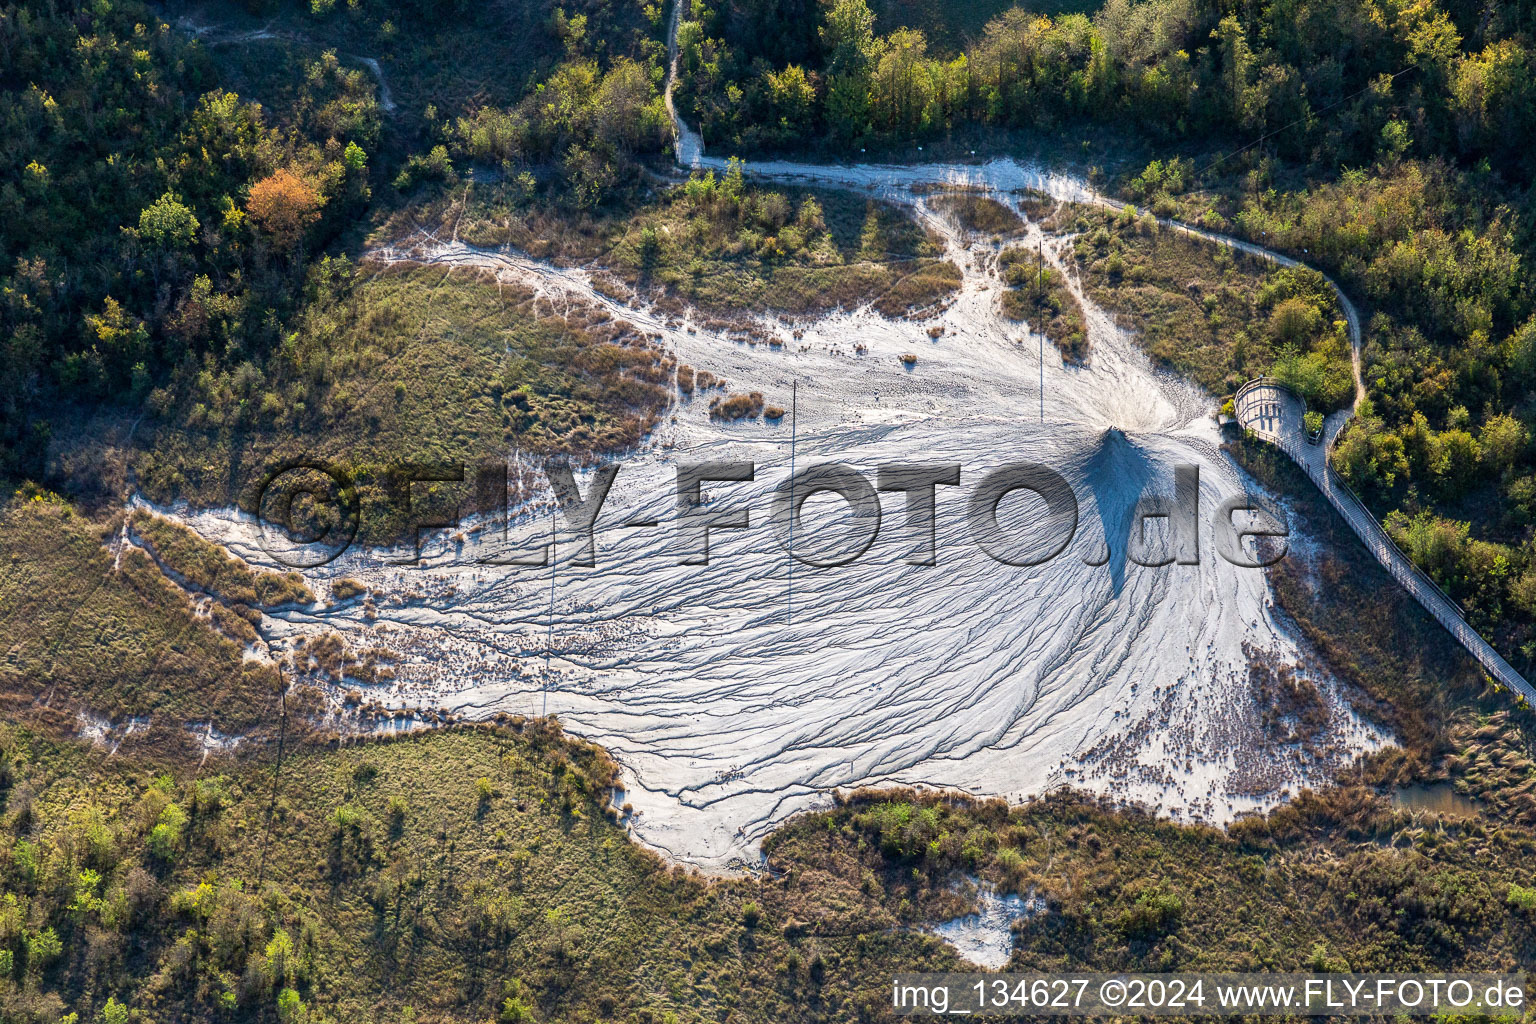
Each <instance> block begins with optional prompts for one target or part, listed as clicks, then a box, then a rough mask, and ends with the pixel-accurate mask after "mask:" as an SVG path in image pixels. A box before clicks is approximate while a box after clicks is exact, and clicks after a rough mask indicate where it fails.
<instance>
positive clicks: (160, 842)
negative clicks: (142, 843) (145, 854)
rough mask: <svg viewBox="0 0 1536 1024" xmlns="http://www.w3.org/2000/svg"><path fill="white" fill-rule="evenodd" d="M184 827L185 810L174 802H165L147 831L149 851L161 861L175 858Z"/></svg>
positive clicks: (185, 820)
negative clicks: (164, 805)
mask: <svg viewBox="0 0 1536 1024" xmlns="http://www.w3.org/2000/svg"><path fill="white" fill-rule="evenodd" d="M186 827H187V812H186V811H183V810H182V809H181V808H180V807H179V806H177V805H176V804H167V805H166V807H165V810H163V811H161V812H160V817H159V819H158V820H157V821H156V822H155V827H154V828H152V829H150V831H149V852H150V853H151V854H152V855H153V856H155V857H156V858H158V859H160V860H163V861H171V860H175V859H176V853H177V851H178V850H179V849H180V848H181V837H182V832H183V831H184V830H185V829H186Z"/></svg>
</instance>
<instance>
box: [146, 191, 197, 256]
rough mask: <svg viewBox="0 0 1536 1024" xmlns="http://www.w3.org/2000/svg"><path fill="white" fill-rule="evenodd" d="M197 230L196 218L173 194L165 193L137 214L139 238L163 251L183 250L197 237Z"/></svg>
mask: <svg viewBox="0 0 1536 1024" xmlns="http://www.w3.org/2000/svg"><path fill="white" fill-rule="evenodd" d="M197 228H198V223H197V217H195V216H194V215H193V213H192V211H191V210H189V209H187V207H186V206H185V205H183V204H182V201H181V196H179V195H177V194H176V193H175V192H167V193H166V194H165V195H163V196H161V197H160V198H159V199H156V200H155V201H154V202H153V203H151V204H150V205H149V206H147V207H145V208H144V212H143V213H140V214H139V237H140V238H142V239H144V240H145V241H147V242H150V243H151V244H153V245H157V246H160V247H161V248H163V249H185V248H186V247H187V246H189V245H191V244H192V240H193V239H194V238H196V237H197Z"/></svg>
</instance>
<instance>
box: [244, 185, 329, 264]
mask: <svg viewBox="0 0 1536 1024" xmlns="http://www.w3.org/2000/svg"><path fill="white" fill-rule="evenodd" d="M324 205H325V200H324V198H322V197H321V195H320V193H319V192H318V191H316V190H315V187H314V186H313V185H311V184H310V183H309V182H308V181H306V180H305V179H303V178H301V177H299V176H298V175H297V174H294V173H293V172H292V171H290V170H288V169H287V168H281V169H279V170H278V171H277V172H276V173H275V174H273V175H272V176H271V177H268V178H263V179H261V180H260V181H258V182H257V183H256V184H254V185H252V186H251V197H250V198H249V199H247V200H246V202H245V209H246V212H247V213H249V214H250V215H251V217H252V219H254V220H255V221H256V223H257V224H260V225H261V227H262V228H263V229H264V230H265V231H267V232H268V233H269V234H270V235H271V236H272V238H273V240H275V241H276V242H277V244H278V246H279V247H281V248H284V249H289V248H292V247H293V246H294V244H295V243H297V242H298V240H299V237H300V236H301V235H303V234H304V229H305V228H307V227H309V226H310V225H311V224H313V223H314V222H315V221H317V220H319V219H320V208H321V207H322V206H324Z"/></svg>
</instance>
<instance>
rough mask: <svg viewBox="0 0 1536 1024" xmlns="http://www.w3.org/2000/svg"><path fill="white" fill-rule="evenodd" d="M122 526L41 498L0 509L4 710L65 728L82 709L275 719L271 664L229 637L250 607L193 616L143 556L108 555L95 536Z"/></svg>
mask: <svg viewBox="0 0 1536 1024" xmlns="http://www.w3.org/2000/svg"><path fill="white" fill-rule="evenodd" d="M121 525H122V522H121V518H119V517H114V518H111V519H108V520H105V521H93V520H91V519H88V518H86V517H85V516H83V515H81V514H80V513H78V512H76V511H75V510H74V509H73V508H71V507H70V506H69V505H68V504H66V503H64V502H63V501H61V500H58V499H56V498H53V497H51V496H47V495H33V496H30V497H29V496H27V495H21V496H18V497H16V498H15V499H13V500H12V501H11V502H10V504H9V505H7V506H6V507H5V508H4V510H3V512H0V550H3V551H4V552H5V553H6V554H5V556H4V559H3V561H0V647H3V649H4V650H5V651H6V652H7V653H6V659H5V661H4V663H3V664H0V693H3V699H4V702H5V706H6V708H7V715H15V716H17V717H18V718H27V719H38V720H42V721H45V722H48V723H50V724H52V725H54V726H55V727H57V728H60V729H63V730H65V731H71V732H73V731H75V730H76V729H77V725H76V723H75V722H74V720H73V719H74V715H75V714H76V712H77V711H79V710H81V709H82V708H87V709H90V710H92V711H94V712H96V713H98V714H102V715H105V716H107V717H109V718H111V719H113V720H114V721H115V722H117V723H119V724H121V722H122V720H123V719H124V718H126V717H128V716H154V717H155V718H156V719H157V721H158V724H159V725H161V726H163V727H164V728H166V729H168V730H170V731H171V732H174V731H175V730H177V729H179V727H180V725H181V723H182V722H188V721H194V720H201V721H210V720H211V721H212V722H213V723H214V726H215V728H217V729H219V730H220V731H222V732H229V733H234V732H242V731H245V730H250V729H255V728H257V727H259V726H261V725H262V724H263V723H266V722H269V721H271V720H272V719H275V717H276V705H277V695H278V691H279V689H280V683H281V680H280V678H279V676H278V673H277V671H276V669H274V668H272V667H271V666H269V665H265V664H263V663H260V662H256V661H246V660H243V658H242V654H243V648H242V646H241V642H240V641H245V640H248V639H254V635H253V634H252V633H251V630H250V626H249V624H248V623H247V622H246V620H245V619H243V618H241V611H240V610H238V609H243V610H244V611H245V612H247V613H248V612H249V609H248V608H245V606H235V605H231V606H228V607H227V608H225V609H224V612H225V614H222V615H220V616H216V617H205V616H204V615H200V614H199V613H198V612H196V611H194V608H193V605H192V602H191V599H190V595H189V594H188V593H187V591H185V590H183V589H182V588H181V587H179V586H177V585H176V584H175V583H173V582H172V581H171V580H170V579H168V578H167V577H166V576H165V574H164V573H163V572H161V570H160V569H159V568H158V567H157V566H156V565H155V563H154V561H153V560H152V559H151V558H150V556H149V555H147V554H145V553H144V552H143V551H141V550H139V549H138V548H136V547H133V546H131V545H130V546H125V547H123V548H122V551H121V555H120V557H118V558H114V556H113V555H112V553H111V552H109V551H108V550H107V548H106V547H105V546H104V542H105V541H106V540H107V539H109V538H110V537H112V536H113V535H114V534H115V533H116V532H117V531H118V530H119V529H120V528H121ZM268 575H270V574H268ZM287 582H288V581H284V580H282V579H281V578H279V579H278V583H279V584H280V585H286V584H287ZM250 596H251V597H253V598H254V597H255V596H256V595H255V593H252V594H251V595H250ZM210 615H211V613H210Z"/></svg>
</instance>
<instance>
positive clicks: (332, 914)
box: [0, 725, 960, 1024]
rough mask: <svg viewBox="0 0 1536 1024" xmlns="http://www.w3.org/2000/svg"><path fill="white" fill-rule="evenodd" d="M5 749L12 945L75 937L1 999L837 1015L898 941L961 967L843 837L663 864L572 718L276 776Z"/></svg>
mask: <svg viewBox="0 0 1536 1024" xmlns="http://www.w3.org/2000/svg"><path fill="white" fill-rule="evenodd" d="M4 748H5V751H6V759H5V762H4V763H5V765H6V769H7V771H6V785H5V786H4V787H3V789H4V791H5V793H6V795H7V796H8V800H7V807H8V810H9V812H10V813H9V814H8V816H7V818H6V822H5V827H4V828H3V829H0V880H3V886H4V889H5V892H6V893H8V894H10V895H12V896H14V897H16V900H17V902H16V904H15V905H14V906H13V907H12V908H11V909H10V910H9V911H8V912H7V915H6V916H5V917H3V918H0V948H4V949H9V950H15V949H18V948H20V949H26V948H33V949H39V948H44V947H45V946H46V943H45V942H44V941H41V940H38V939H31V940H30V947H29V938H28V937H30V936H40V935H42V934H43V933H44V932H45V931H46V930H47V929H50V928H51V929H53V934H54V935H55V936H56V937H57V939H58V944H59V945H60V946H61V949H60V951H59V953H58V954H57V955H53V956H48V957H44V956H37V955H35V956H33V957H32V958H30V959H28V958H27V957H25V956H22V957H21V958H18V959H16V960H15V961H14V962H15V964H16V970H15V972H14V974H11V975H8V976H6V977H3V978H0V1007H3V1010H0V1012H5V1013H6V1015H7V1017H8V1019H32V1018H31V1017H30V1016H28V1014H29V1013H30V1012H32V1011H33V1010H34V1009H41V1008H47V1010H46V1011H45V1012H44V1014H43V1016H42V1019H47V1020H55V1019H57V1017H58V1015H59V1014H60V1013H62V1012H63V1010H64V1009H65V1007H72V1008H74V1009H76V1010H77V1011H78V1012H79V1013H80V1015H81V1017H82V1018H86V1019H89V1018H92V1017H94V1016H95V1013H96V1012H97V1011H98V1010H99V1009H100V1008H101V1007H102V1006H103V1005H104V1004H105V1003H106V1000H107V999H108V998H109V996H110V997H115V998H117V999H119V1000H121V1001H123V1002H124V1003H125V1004H126V1005H128V1006H129V1007H131V1008H132V1009H134V1010H136V1011H141V1012H145V1013H149V1014H152V1015H154V1017H156V1018H157V1019H159V1018H165V1019H183V1020H205V1019H227V1018H229V1017H230V1016H233V1017H234V1018H236V1019H243V1020H269V1019H273V1018H274V1017H275V1016H281V1017H282V1019H284V1020H292V1019H295V1017H294V1016H293V1014H294V1013H296V1011H298V1009H299V1006H298V1005H296V1004H302V1011H303V1013H304V1014H306V1015H307V1016H305V1017H304V1018H302V1019H307V1020H309V1021H312V1022H315V1024H319V1022H322V1021H344V1020H359V1019H366V1020H378V1021H388V1022H396V1021H407V1020H415V1021H420V1022H436V1021H476V1022H481V1021H487V1020H495V1019H499V1020H502V1021H522V1020H541V1021H542V1020H583V1021H595V1020H618V1021H634V1022H641V1021H647V1022H652V1024H660V1022H663V1021H679V1022H689V1024H692V1022H703V1021H718V1020H723V1019H726V1018H730V1019H740V1020H750V1021H780V1020H804V1019H814V1018H821V1017H829V1018H840V1017H846V1016H850V1015H855V1014H858V1013H862V1012H865V1010H866V1009H867V1008H873V1007H875V1006H878V1005H879V1002H880V992H881V991H882V990H883V985H884V983H883V981H882V980H881V977H882V975H883V973H884V971H886V970H888V969H891V968H892V967H894V966H898V965H905V966H907V967H909V968H914V969H915V968H917V967H919V966H920V965H923V964H928V965H938V966H941V967H942V966H951V967H953V966H956V961H955V958H954V957H953V956H952V955H950V954H948V953H946V952H944V951H943V949H942V947H940V946H939V944H938V942H937V940H934V939H932V938H930V937H927V936H924V935H922V934H920V933H913V932H893V931H891V929H892V927H893V926H894V925H895V924H896V923H897V919H896V917H895V916H894V915H893V914H892V913H891V912H890V911H889V910H888V909H887V908H886V907H885V901H884V900H883V899H882V898H881V896H880V894H879V893H878V891H877V890H876V889H874V888H861V887H860V883H859V876H858V873H857V870H856V868H857V858H855V857H852V856H850V852H849V850H848V849H847V846H848V844H847V843H846V842H843V841H841V840H839V841H838V842H837V847H838V849H835V850H834V851H833V854H834V855H835V856H836V857H837V861H836V862H829V861H828V858H818V860H817V862H815V863H806V864H803V865H799V866H795V867H793V869H792V871H791V873H790V875H789V876H788V877H787V878H786V879H785V880H784V881H782V882H756V881H752V880H745V879H744V880H734V881H722V882H710V881H706V880H704V879H702V878H700V877H698V876H696V875H689V874H687V873H685V872H683V871H681V870H673V869H670V868H668V867H667V866H666V865H664V864H662V863H661V862H660V861H659V860H658V858H656V857H655V856H654V855H653V854H651V853H649V852H647V851H645V850H644V849H642V848H640V847H638V846H636V845H635V844H633V843H631V842H630V841H629V840H628V838H627V837H626V836H625V834H624V831H623V829H622V828H621V827H620V826H619V825H617V824H615V823H614V822H613V821H612V820H610V814H611V813H612V812H611V811H610V810H609V809H608V799H609V792H610V791H609V785H610V781H611V778H612V773H613V765H612V762H610V761H608V759H607V758H606V756H604V755H603V754H602V753H601V752H599V751H597V750H595V749H594V748H591V747H588V746H585V745H581V744H572V743H569V742H567V741H564V740H562V739H560V738H559V736H558V731H557V730H549V729H545V728H542V727H535V726H533V725H528V726H525V727H522V728H520V729H518V728H511V729H506V730H501V731H496V732H491V731H488V730H476V731H449V732H438V733H434V734H431V735H427V736H424V737H420V738H416V739H411V740H405V741H400V742H396V743H391V744H368V745H359V746H352V747H347V748H343V749H341V750H336V749H324V748H304V749H299V750H296V751H293V750H291V751H290V752H289V756H288V757H287V758H286V759H285V760H284V763H283V766H282V771H281V774H280V775H279V776H277V778H276V789H275V791H274V774H273V770H272V767H271V764H270V762H268V761H267V760H266V759H265V758H263V759H262V762H261V763H255V762H253V763H250V764H247V765H243V766H242V765H238V764H232V763H229V762H224V763H222V764H220V765H218V766H217V767H214V766H209V767H208V769H207V770H205V771H203V772H201V773H199V772H196V771H192V770H188V769H184V768H183V769H175V768H170V769H169V770H167V768H168V766H156V765H153V764H146V763H143V762H137V763H135V762H133V761H130V760H128V759H125V758H117V759H115V760H106V759H103V758H101V757H100V756H98V755H96V754H93V753H91V752H89V751H82V750H79V749H77V748H71V747H57V746H54V745H51V744H48V743H46V742H44V741H41V740H39V739H37V738H36V737H32V736H28V735H26V734H23V733H19V732H17V731H15V730H9V731H8V733H7V734H6V735H5V736H4ZM269 756H270V752H269ZM162 826H164V827H162ZM831 838H833V839H837V838H838V837H837V836H836V835H835V834H834V835H832V836H831ZM843 867H853V868H855V871H854V873H853V874H852V875H851V876H850V875H848V874H847V873H846V872H845V871H843V870H839V868H843ZM87 871H89V872H91V873H92V875H91V879H90V881H89V882H87V881H85V880H84V878H85V876H84V872H87ZM82 888H85V889H86V890H87V895H86V896H85V897H84V898H83V899H82V898H77V896H76V894H77V893H79V892H80V891H81V889H82ZM932 898H933V901H934V902H933V905H934V906H942V907H947V908H948V910H949V911H950V912H953V911H955V910H958V909H959V908H960V903H959V901H958V900H957V899H956V898H955V897H954V896H953V895H952V894H950V893H948V891H947V890H936V891H935V893H934V894H933V896H932ZM72 904H73V905H74V906H76V907H78V908H79V909H76V910H70V909H67V908H68V907H69V906H70V905H72ZM87 950H89V953H88V955H87ZM407 1008H409V1009H407ZM49 1012H51V1013H52V1015H51V1016H49V1015H48V1013H49Z"/></svg>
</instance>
